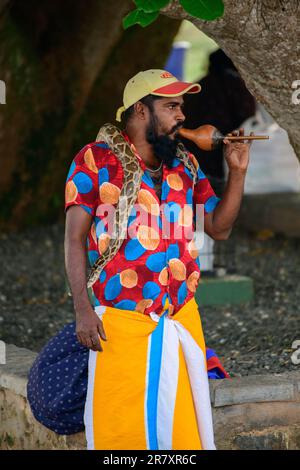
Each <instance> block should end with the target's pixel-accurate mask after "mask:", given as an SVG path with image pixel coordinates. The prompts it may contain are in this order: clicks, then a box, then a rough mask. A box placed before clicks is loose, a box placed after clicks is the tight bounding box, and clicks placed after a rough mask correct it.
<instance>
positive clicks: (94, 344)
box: [91, 335, 102, 351]
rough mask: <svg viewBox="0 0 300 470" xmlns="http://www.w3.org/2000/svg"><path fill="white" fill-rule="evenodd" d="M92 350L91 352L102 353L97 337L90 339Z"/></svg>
mask: <svg viewBox="0 0 300 470" xmlns="http://www.w3.org/2000/svg"><path fill="white" fill-rule="evenodd" d="M91 343H92V350H93V351H102V346H101V343H100V339H99V335H97V336H95V335H94V336H92V337H91Z"/></svg>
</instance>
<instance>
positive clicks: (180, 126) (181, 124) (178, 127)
mask: <svg viewBox="0 0 300 470" xmlns="http://www.w3.org/2000/svg"><path fill="white" fill-rule="evenodd" d="M182 127H183V121H182V122H179V123H178V124H176V126H174V127H172V129H171V130H170V132H168V134H167V135H170V134H173V132H176V131H179V129H181V128H182Z"/></svg>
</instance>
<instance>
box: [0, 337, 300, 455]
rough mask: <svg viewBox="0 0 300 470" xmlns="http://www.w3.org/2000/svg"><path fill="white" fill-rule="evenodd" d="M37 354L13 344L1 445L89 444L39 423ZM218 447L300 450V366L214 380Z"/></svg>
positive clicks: (5, 374)
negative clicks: (33, 402)
mask: <svg viewBox="0 0 300 470" xmlns="http://www.w3.org/2000/svg"><path fill="white" fill-rule="evenodd" d="M35 357H36V354H35V353H33V352H31V351H28V350H27V349H23V348H17V347H16V346H14V345H7V363H6V365H0V449H65V450H75V449H85V446H86V443H85V436H84V433H78V434H74V435H72V436H59V435H57V434H55V433H54V432H52V431H50V430H48V429H47V428H45V427H44V426H42V425H41V424H39V423H38V422H37V421H36V420H35V418H34V417H33V415H32V413H31V411H30V408H29V405H28V403H27V400H26V384H27V376H28V372H29V369H30V366H31V364H32V362H33V361H34V359H35ZM210 394H211V403H212V407H213V421H214V430H215V441H216V446H217V448H218V449H273V450H275V449H285V450H287V449H300V369H299V372H287V373H285V374H274V375H267V376H264V375H253V376H247V377H242V378H233V379H224V380H210Z"/></svg>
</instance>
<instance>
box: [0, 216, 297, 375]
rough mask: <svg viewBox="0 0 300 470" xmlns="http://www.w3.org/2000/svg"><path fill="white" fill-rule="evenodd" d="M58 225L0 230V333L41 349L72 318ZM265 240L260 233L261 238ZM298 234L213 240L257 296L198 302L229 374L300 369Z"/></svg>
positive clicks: (219, 257) (219, 258)
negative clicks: (297, 348) (297, 343)
mask: <svg viewBox="0 0 300 470" xmlns="http://www.w3.org/2000/svg"><path fill="white" fill-rule="evenodd" d="M63 237H64V227H63V225H61V224H56V225H51V226H47V227H40V228H35V229H30V230H27V231H24V232H22V233H15V234H10V235H8V234H3V233H2V234H1V235H0V258H1V265H2V270H1V273H0V339H2V340H4V341H5V342H7V343H14V344H16V345H17V346H22V347H26V348H29V349H31V350H33V351H39V350H40V349H41V347H42V346H43V345H44V344H45V343H46V342H47V340H48V339H49V338H50V337H51V336H53V335H54V334H55V333H56V332H57V331H58V330H59V329H60V328H62V327H63V326H64V324H65V323H67V322H71V321H73V319H74V314H73V309H72V299H71V298H70V297H67V296H66V290H65V278H64V254H63ZM261 238H264V237H261ZM299 258H300V240H297V239H286V238H284V237H280V236H275V237H272V238H267V239H259V238H258V237H257V236H255V235H249V234H247V233H245V232H243V231H241V230H240V229H236V228H235V229H234V231H233V233H232V235H231V237H230V239H229V240H226V241H222V242H217V249H216V262H217V263H218V264H219V265H224V266H225V265H226V267H227V268H228V269H229V270H231V271H234V272H237V273H238V274H241V275H247V276H251V277H252V278H253V280H254V288H255V296H254V299H253V300H252V301H251V302H249V303H247V304H243V305H237V306H230V305H225V306H218V307H203V308H202V309H201V319H202V324H203V329H204V335H205V340H206V344H207V346H209V347H211V348H213V349H214V350H215V351H216V353H217V354H218V355H219V357H220V358H221V360H222V363H223V364H224V366H225V368H226V370H227V371H228V372H229V373H230V375H231V376H244V375H252V374H265V373H267V374H269V373H279V372H285V371H288V370H299V369H300V365H294V364H293V363H292V362H291V359H290V357H291V354H292V349H291V346H292V343H293V341H294V340H297V339H298V340H300V331H299V304H300V289H299V287H298V285H297V283H298V279H299V278H300V263H299Z"/></svg>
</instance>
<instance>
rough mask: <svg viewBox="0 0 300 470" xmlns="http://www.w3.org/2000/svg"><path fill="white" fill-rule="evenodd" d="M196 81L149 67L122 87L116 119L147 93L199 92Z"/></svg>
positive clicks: (171, 94) (170, 94)
mask: <svg viewBox="0 0 300 470" xmlns="http://www.w3.org/2000/svg"><path fill="white" fill-rule="evenodd" d="M200 90H201V86H200V85H199V84H198V83H187V82H181V81H180V80H178V79H177V78H176V77H175V76H174V75H172V74H171V73H170V72H167V71H166V70H159V69H150V70H145V71H143V72H139V73H137V74H136V75H134V77H132V78H131V79H130V80H129V81H128V82H127V83H126V86H125V88H124V93H123V106H121V107H120V108H119V109H118V111H117V114H116V121H118V122H120V121H121V115H122V113H123V112H124V111H125V110H126V109H128V108H130V106H132V105H133V104H134V103H136V102H137V101H139V100H141V99H142V98H144V97H145V96H147V95H155V96H163V97H168V96H170V97H172V96H173V97H174V96H181V95H183V94H184V93H199V91H200Z"/></svg>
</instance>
